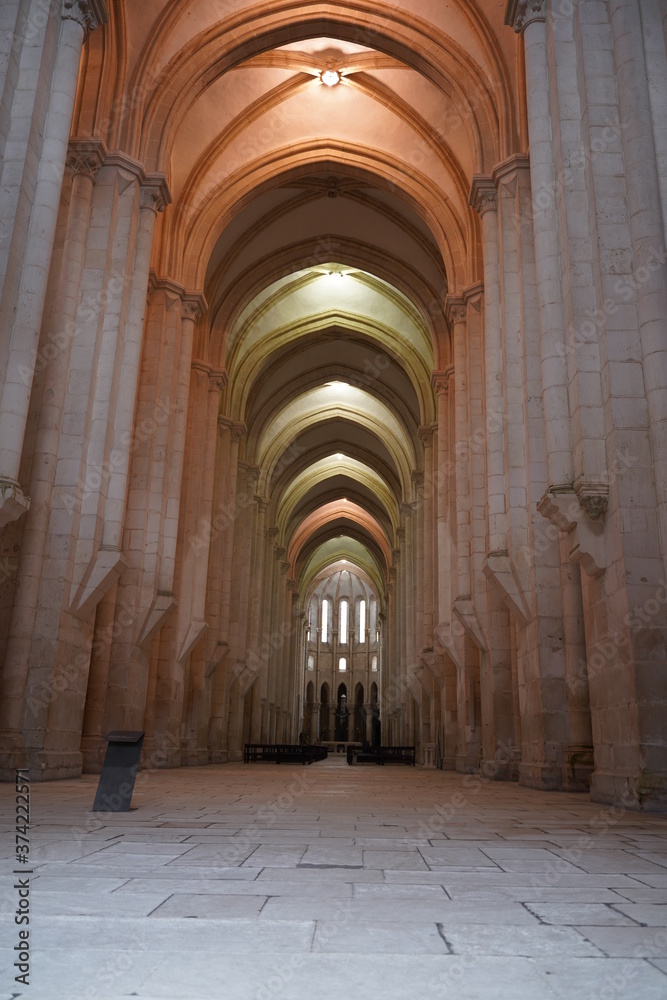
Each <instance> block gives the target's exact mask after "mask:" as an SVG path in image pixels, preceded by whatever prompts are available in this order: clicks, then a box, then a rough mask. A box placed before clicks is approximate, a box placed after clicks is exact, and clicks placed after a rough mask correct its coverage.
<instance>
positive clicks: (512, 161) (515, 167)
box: [491, 153, 530, 187]
mask: <svg viewBox="0 0 667 1000" xmlns="http://www.w3.org/2000/svg"><path fill="white" fill-rule="evenodd" d="M520 170H527V171H530V156H528V154H527V153H514V155H513V156H510V157H508V158H507V159H506V160H503V161H502V162H501V163H497V164H496V165H495V167H494V168H493V170H492V171H491V177H492V178H493V183H494V184H495V185H496V187H500V185H501V184H502V185H503V186H506V185H509V184H511V183H512V182H513V181H514V180H516V177H517V174H518V173H519V171H520Z"/></svg>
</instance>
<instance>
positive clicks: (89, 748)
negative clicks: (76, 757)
mask: <svg viewBox="0 0 667 1000" xmlns="http://www.w3.org/2000/svg"><path fill="white" fill-rule="evenodd" d="M107 746H108V744H107V741H106V740H105V739H103V738H102V737H101V736H84V737H82V739H81V756H82V758H83V773H84V774H101V773H102V764H103V763H104V755H105V754H106V752H107Z"/></svg>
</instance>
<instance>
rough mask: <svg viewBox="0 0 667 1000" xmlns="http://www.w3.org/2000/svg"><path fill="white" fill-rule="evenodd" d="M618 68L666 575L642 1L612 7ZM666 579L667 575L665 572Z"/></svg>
mask: <svg viewBox="0 0 667 1000" xmlns="http://www.w3.org/2000/svg"><path fill="white" fill-rule="evenodd" d="M609 14H610V19H611V27H612V33H613V39H614V65H615V69H616V79H617V82H618V103H619V112H620V120H621V122H622V125H623V128H622V131H621V138H622V143H623V159H624V162H625V176H626V179H627V187H626V190H627V198H628V215H629V219H630V236H631V239H632V252H633V257H634V265H635V274H634V278H635V281H634V284H635V286H636V295H637V311H638V313H639V335H640V341H641V350H642V361H643V373H644V386H645V390H646V401H647V404H648V413H649V424H650V436H651V453H652V466H653V474H654V476H655V486H656V493H657V502H658V503H657V505H658V517H659V524H660V537H661V540H662V557H663V566H664V567H665V569H667V402H666V401H667V338H666V337H665V317H667V262H666V261H665V227H664V222H663V216H662V204H661V199H660V178H659V174H658V161H657V158H656V149H655V140H654V133H653V124H652V121H651V105H650V99H649V85H648V73H647V62H646V55H645V50H644V41H643V38H642V13H641V10H640V4H639V2H638V0H610V2H609ZM663 572H664V570H663Z"/></svg>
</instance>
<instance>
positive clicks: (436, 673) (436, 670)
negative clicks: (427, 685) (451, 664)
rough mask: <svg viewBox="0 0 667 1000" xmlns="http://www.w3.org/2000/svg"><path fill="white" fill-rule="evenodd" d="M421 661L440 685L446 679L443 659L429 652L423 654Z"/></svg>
mask: <svg viewBox="0 0 667 1000" xmlns="http://www.w3.org/2000/svg"><path fill="white" fill-rule="evenodd" d="M421 659H422V663H423V664H424V666H425V667H426V669H427V670H428V672H429V674H430V675H431V677H433V678H434V679H435V680H436V681H438V683H441V682H442V680H443V677H444V672H443V667H442V657H440V656H437V655H436V654H435V653H431V652H428V653H422V657H421Z"/></svg>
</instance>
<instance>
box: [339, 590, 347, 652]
mask: <svg viewBox="0 0 667 1000" xmlns="http://www.w3.org/2000/svg"><path fill="white" fill-rule="evenodd" d="M348 612H349V605H348V603H347V601H345V600H343V601H341V602H340V605H339V608H338V641H339V643H340V644H341V646H344V645H345V643H347V642H348V641H349V640H348V634H347V633H348V628H347V626H348Z"/></svg>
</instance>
